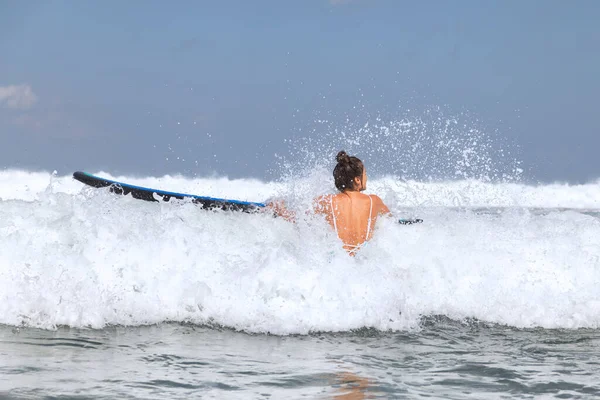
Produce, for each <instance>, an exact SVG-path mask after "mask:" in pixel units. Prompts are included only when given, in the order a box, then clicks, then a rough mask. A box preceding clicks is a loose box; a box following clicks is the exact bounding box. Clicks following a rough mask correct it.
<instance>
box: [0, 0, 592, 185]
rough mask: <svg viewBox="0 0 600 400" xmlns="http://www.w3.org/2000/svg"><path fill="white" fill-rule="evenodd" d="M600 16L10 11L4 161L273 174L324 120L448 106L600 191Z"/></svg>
mask: <svg viewBox="0 0 600 400" xmlns="http://www.w3.org/2000/svg"><path fill="white" fill-rule="evenodd" d="M598 21H600V2H597V1H584V0H581V1H577V2H572V3H569V2H564V1H552V0H544V1H533V0H532V1H510V0H508V1H467V0H465V1H456V2H450V1H419V2H417V1H415V2H404V1H399V0H398V1H384V0H381V1H379V0H362V1H361V0H354V1H352V0H346V1H342V0H338V1H327V0H307V1H292V0H279V1H255V2H250V1H221V2H214V1H189V2H188V1H178V2H162V1H160V2H159V1H96V2H92V1H44V2H42V1H30V2H17V1H0V157H1V158H2V162H0V165H2V166H3V167H5V168H15V167H16V168H29V169H45V170H54V169H56V170H58V171H59V172H61V173H65V174H67V173H70V172H71V171H73V170H78V169H81V170H88V171H97V170H99V169H103V170H105V171H109V172H112V173H123V174H139V175H162V174H164V173H176V172H181V173H185V174H188V175H195V174H197V175H210V174H213V173H214V174H218V175H228V176H230V177H245V176H255V177H259V178H274V177H276V176H277V173H278V169H277V157H276V156H275V154H278V155H283V156H284V157H291V158H293V157H299V156H298V155H297V154H292V153H291V152H292V150H290V141H292V142H294V141H298V140H300V139H302V138H304V139H306V138H312V137H315V138H321V139H320V140H321V141H323V140H326V139H323V135H324V132H323V130H324V129H326V128H325V127H324V126H323V124H321V123H319V122H316V121H318V120H322V119H324V118H326V119H328V121H329V123H328V125H327V126H328V128H327V129H329V130H330V131H331V129H332V128H331V127H332V126H333V128H334V129H338V130H345V131H348V132H352V131H353V132H354V134H355V135H358V133H356V131H357V128H356V127H357V126H362V124H363V123H364V122H367V121H368V120H370V119H372V118H373V116H380V117H382V118H383V119H384V120H387V121H393V120H398V119H400V118H408V119H419V118H420V117H421V116H422V114H423V112H424V110H431V109H432V107H433V108H435V107H441V108H442V109H443V110H444V117H447V116H449V115H450V116H451V115H463V116H464V115H468V117H461V118H462V120H461V121H463V122H464V121H466V122H465V124H464V125H465V126H464V130H465V132H467V131H468V130H470V129H472V128H476V129H477V130H478V131H482V132H485V134H486V135H487V137H493V140H494V141H495V142H498V143H502V145H501V146H503V147H505V148H507V149H511V152H512V153H511V154H516V156H518V158H519V159H520V160H521V161H522V166H523V168H524V169H525V176H524V178H525V179H526V180H530V181H538V180H539V181H555V180H561V181H570V182H585V181H589V180H593V179H596V178H598V177H600V157H598V156H597V152H598V149H599V148H600V135H599V134H600V131H599V129H598V126H597V124H596V121H597V119H598V118H597V116H596V114H597V112H598V111H597V109H598V104H599V103H598V93H600V79H599V78H598V71H600V27H599V25H598ZM465 118H466V119H465ZM461 123H462V122H461ZM431 129H434V128H431ZM454 134H455V135H460V132H457V133H454ZM465 134H466V133H465ZM326 137H327V138H331V135H329V136H326ZM373 140H375V139H372V140H371V143H370V145H371V146H375V147H376V145H377V144H376V143H373ZM388 144H389V143H386V144H385V145H386V146H387V145H388ZM403 144H404V145H406V141H404V142H403ZM335 146H338V147H340V146H344V147H349V148H350V149H351V150H352V151H354V152H356V153H357V154H358V155H359V156H360V155H361V151H360V150H361V148H360V146H359V147H356V146H355V147H352V146H351V144H348V145H347V146H345V144H344V142H343V141H341V142H339V141H338V142H336V143H335V144H333V143H332V144H331V147H332V148H335ZM316 149H317V150H319V149H322V147H318V148H316ZM403 151H405V150H404V149H399V150H398V152H399V154H398V157H402V154H403ZM369 154H371V155H372V156H373V157H374V158H375V157H377V155H376V154H375V155H373V153H369ZM325 156H326V155H325V154H323V157H325ZM516 156H515V157H516ZM440 157H441V156H440ZM363 158H366V159H365V161H367V163H368V162H369V161H374V160H369V159H368V156H367V155H364V156H363ZM300 161H302V160H300ZM438 162H439V163H443V162H445V161H444V160H438ZM405 164H406V163H405ZM387 165H389V170H386V163H384V162H379V167H378V172H379V173H398V174H402V172H403V170H402V169H398V168H397V165H396V166H395V165H394V163H393V161H390V162H389V163H388V164H387ZM410 174H411V176H414V177H422V178H425V177H427V176H429V175H430V174H428V171H426V170H420V171H416V170H414V169H413V170H411V173H410ZM450 175H451V174H450V173H449V176H448V177H451V176H450Z"/></svg>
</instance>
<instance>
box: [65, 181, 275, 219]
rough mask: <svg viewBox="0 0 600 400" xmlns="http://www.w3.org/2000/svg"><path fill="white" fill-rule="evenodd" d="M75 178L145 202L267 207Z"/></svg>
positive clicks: (238, 208) (248, 209) (243, 208)
mask: <svg viewBox="0 0 600 400" xmlns="http://www.w3.org/2000/svg"><path fill="white" fill-rule="evenodd" d="M73 178H75V179H77V180H78V181H79V182H81V183H85V184H86V185H89V186H92V187H95V188H105V187H107V188H109V190H110V191H111V192H112V193H115V194H121V195H131V197H133V198H135V199H139V200H145V201H160V199H162V200H163V201H169V200H171V199H180V200H182V199H191V200H192V202H193V203H195V204H197V205H199V206H201V207H202V208H204V209H222V210H231V211H244V212H254V211H257V210H259V209H261V208H263V207H265V206H266V204H265V203H257V202H251V201H240V200H229V199H220V198H216V197H208V196H197V195H193V194H186V193H175V192H167V191H164V190H159V189H152V188H146V187H142V186H135V185H130V184H128V183H123V182H117V181H113V180H110V179H105V178H101V177H98V176H95V175H92V174H88V173H87V172H81V171H77V172H75V173H74V174H73Z"/></svg>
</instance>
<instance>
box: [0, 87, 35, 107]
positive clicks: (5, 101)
mask: <svg viewBox="0 0 600 400" xmlns="http://www.w3.org/2000/svg"><path fill="white" fill-rule="evenodd" d="M36 101H37V96H36V95H35V93H33V90H31V86H29V85H11V86H0V107H6V108H12V109H18V110H27V109H29V108H31V107H32V106H33V105H34V104H35V103H36Z"/></svg>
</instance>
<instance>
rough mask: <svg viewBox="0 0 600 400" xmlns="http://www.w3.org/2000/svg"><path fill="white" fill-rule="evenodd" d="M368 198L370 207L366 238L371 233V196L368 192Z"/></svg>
mask: <svg viewBox="0 0 600 400" xmlns="http://www.w3.org/2000/svg"><path fill="white" fill-rule="evenodd" d="M367 196H369V200H370V201H371V207H370V208H369V221H368V222H367V237H366V240H368V239H369V234H370V233H371V216H372V215H373V198H372V197H371V195H370V194H368V195H367Z"/></svg>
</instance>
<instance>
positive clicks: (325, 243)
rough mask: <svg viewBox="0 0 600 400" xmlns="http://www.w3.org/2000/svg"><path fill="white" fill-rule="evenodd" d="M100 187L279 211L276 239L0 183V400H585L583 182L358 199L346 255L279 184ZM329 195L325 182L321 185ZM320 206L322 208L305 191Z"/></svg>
mask: <svg viewBox="0 0 600 400" xmlns="http://www.w3.org/2000/svg"><path fill="white" fill-rule="evenodd" d="M98 174H99V175H103V176H106V177H109V178H113V179H116V180H120V181H126V182H130V183H133V184H139V185H143V186H149V187H156V188H161V189H165V190H171V191H180V192H188V193H195V194H206V195H211V196H216V197H228V198H236V199H240V200H251V201H263V200H265V199H268V198H274V197H279V198H283V199H285V200H286V201H287V202H288V204H289V206H290V207H291V208H294V209H295V210H296V211H297V212H298V215H299V216H300V217H299V218H298V221H297V223H296V224H290V223H287V222H286V221H284V220H282V219H274V218H271V217H270V216H268V215H266V214H241V213H230V212H206V211H199V210H198V208H197V207H196V206H194V205H193V204H192V203H190V202H186V201H176V202H171V203H146V202H141V201H138V200H134V199H132V198H130V197H122V196H115V195H113V194H110V193H109V192H108V191H107V190H98V189H91V188H86V187H83V185H82V184H80V183H78V182H76V181H74V180H72V179H71V178H70V176H69V175H67V176H61V175H52V174H49V173H43V172H39V173H33V172H24V171H14V170H12V171H11V170H8V171H4V172H0V395H3V396H6V397H12V398H39V397H48V398H87V397H94V398H183V397H186V398H187V397H190V396H193V397H202V398H286V399H287V398H419V397H433V398H457V399H458V398H533V397H541V398H554V397H555V398H593V397H596V396H598V395H600V384H599V383H598V382H599V380H598V376H600V375H599V373H600V367H599V366H600V330H599V328H600V291H599V290H598V288H599V287H600V240H599V239H600V183H597V182H596V183H589V184H585V185H576V186H573V185H566V184H552V185H538V186H532V185H525V184H520V183H514V182H513V183H491V182H485V181H479V180H459V181H451V182H441V181H440V182H429V183H423V182H417V181H405V180H402V179H399V178H395V177H393V176H388V177H380V178H375V179H370V180H369V188H368V192H371V193H376V194H379V195H380V196H381V197H382V199H383V200H384V201H385V202H386V203H387V204H388V206H389V207H390V209H391V210H392V212H393V213H394V215H395V216H397V217H402V218H404V217H419V218H422V219H424V223H423V224H419V225H411V226H402V225H399V224H397V223H395V221H394V220H393V219H383V220H381V221H380V223H378V226H377V227H376V233H375V236H374V239H373V240H372V241H371V242H370V243H369V245H368V246H367V247H366V248H365V249H363V250H362V251H361V254H360V255H359V256H358V257H356V258H350V257H348V256H347V255H346V254H345V252H344V251H343V250H342V249H341V248H340V246H339V242H338V239H337V238H336V237H335V234H334V233H333V232H332V231H331V229H330V228H329V227H328V226H327V225H326V224H325V222H324V221H322V220H320V219H318V218H315V217H313V216H312V215H310V214H308V213H305V212H304V211H305V210H306V209H307V208H308V207H309V204H310V201H311V198H312V196H314V194H320V193H324V192H326V191H327V190H329V186H330V185H331V183H330V182H329V181H328V180H329V176H328V174H326V173H325V172H323V173H321V172H319V171H317V172H315V173H314V174H313V175H311V176H308V177H306V178H304V179H300V180H296V181H293V182H289V181H288V182H286V181H283V182H275V183H273V182H261V181H258V180H228V179H226V178H193V179H192V178H184V177H180V176H164V177H143V178H141V177H119V176H110V175H109V174H105V173H102V172H99V173H98ZM328 182H329V183H328ZM323 188H325V189H323Z"/></svg>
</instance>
